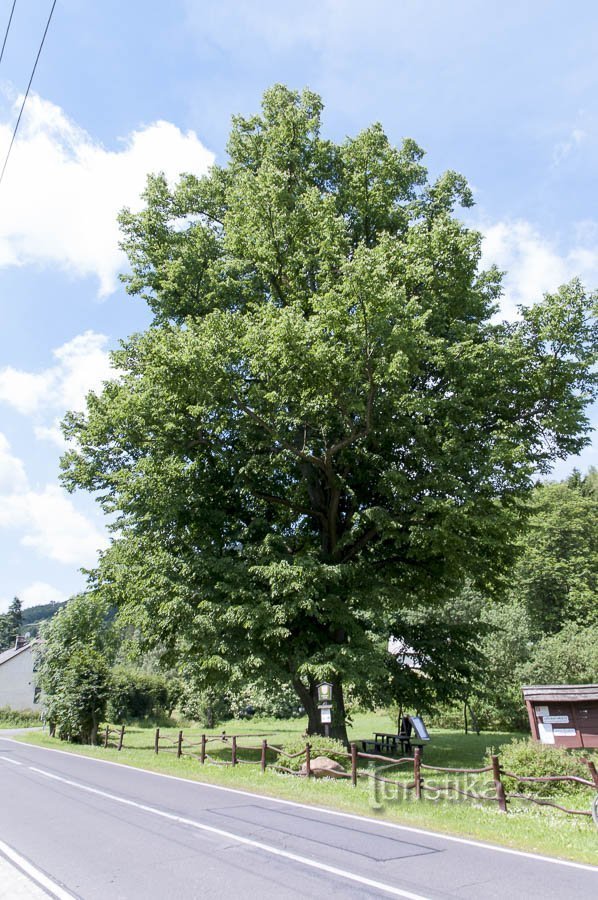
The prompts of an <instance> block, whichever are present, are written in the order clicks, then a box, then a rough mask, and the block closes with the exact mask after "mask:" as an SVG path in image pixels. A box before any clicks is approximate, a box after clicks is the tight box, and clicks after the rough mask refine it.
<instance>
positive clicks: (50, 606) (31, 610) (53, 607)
mask: <svg viewBox="0 0 598 900" xmlns="http://www.w3.org/2000/svg"><path fill="white" fill-rule="evenodd" d="M63 606H66V601H65V602H64V603H40V604H38V605H37V606H28V607H27V609H24V610H23V612H22V616H23V624H22V626H21V630H22V631H29V632H30V633H31V636H32V637H35V635H36V634H37V630H38V627H39V626H40V625H41V623H42V622H44V621H45V620H46V619H51V618H52V616H54V615H56V613H57V612H58V610H59V609H62V607H63Z"/></svg>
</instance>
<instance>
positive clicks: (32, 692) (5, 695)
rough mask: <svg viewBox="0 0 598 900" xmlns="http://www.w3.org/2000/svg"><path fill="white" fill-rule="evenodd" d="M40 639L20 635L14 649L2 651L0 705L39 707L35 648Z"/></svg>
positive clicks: (17, 707) (13, 707) (18, 707)
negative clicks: (30, 639) (35, 672)
mask: <svg viewBox="0 0 598 900" xmlns="http://www.w3.org/2000/svg"><path fill="white" fill-rule="evenodd" d="M37 643H38V641H36V640H34V641H29V639H28V638H23V637H21V636H19V637H18V638H17V640H16V643H15V646H14V647H13V649H12V650H5V651H4V652H3V653H0V707H2V706H10V708H11V709H16V710H24V709H33V710H35V709H36V708H37V709H39V691H38V689H37V688H36V686H35V676H34V674H33V673H34V662H35V659H34V654H33V649H34V647H35V645H36V644H37Z"/></svg>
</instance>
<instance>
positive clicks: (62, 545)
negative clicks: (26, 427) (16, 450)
mask: <svg viewBox="0 0 598 900" xmlns="http://www.w3.org/2000/svg"><path fill="white" fill-rule="evenodd" d="M0 528H4V529H7V530H12V531H17V532H18V533H19V534H20V542H21V544H22V545H23V546H25V547H33V548H34V549H35V550H36V551H37V553H38V554H39V555H40V556H43V557H46V558H48V559H53V560H56V561H57V562H60V563H64V564H67V565H71V564H76V565H78V566H92V565H93V564H94V563H95V562H96V560H97V553H98V550H101V549H103V548H105V547H106V546H107V545H108V538H107V536H106V534H105V533H104V532H102V531H100V529H99V528H97V527H96V525H95V524H94V523H93V522H91V521H90V520H89V519H88V518H87V517H86V516H84V515H83V514H82V513H80V512H79V511H78V510H77V509H76V507H75V505H74V504H73V502H72V500H71V499H70V497H69V496H68V495H67V494H66V493H65V492H64V491H63V490H61V488H59V487H58V485H55V484H48V485H46V486H45V487H44V488H43V489H42V490H38V491H36V490H33V489H32V488H31V486H30V485H29V482H28V479H27V476H26V472H25V467H24V466H23V463H22V461H21V460H19V459H18V458H17V457H15V456H14V455H13V454H12V453H11V452H10V445H9V443H8V441H7V440H6V437H5V436H4V435H3V434H1V433H0Z"/></svg>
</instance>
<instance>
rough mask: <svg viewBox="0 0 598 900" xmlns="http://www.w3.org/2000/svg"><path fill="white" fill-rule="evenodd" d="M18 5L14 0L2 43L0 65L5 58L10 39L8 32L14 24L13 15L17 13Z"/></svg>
mask: <svg viewBox="0 0 598 900" xmlns="http://www.w3.org/2000/svg"><path fill="white" fill-rule="evenodd" d="M16 5H17V0H13V3H12V9H11V11H10V16H9V17H8V25H7V26H6V31H5V32H4V40H3V41H2V50H0V63H1V62H2V57H3V56H4V48H5V47H6V38H7V37H8V32H9V31H10V23H11V22H12V14H13V12H14V11H15V6H16Z"/></svg>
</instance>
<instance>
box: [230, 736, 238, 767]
mask: <svg viewBox="0 0 598 900" xmlns="http://www.w3.org/2000/svg"><path fill="white" fill-rule="evenodd" d="M231 759H232V764H233V766H236V765H237V735H236V734H233V737H232V741H231Z"/></svg>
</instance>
